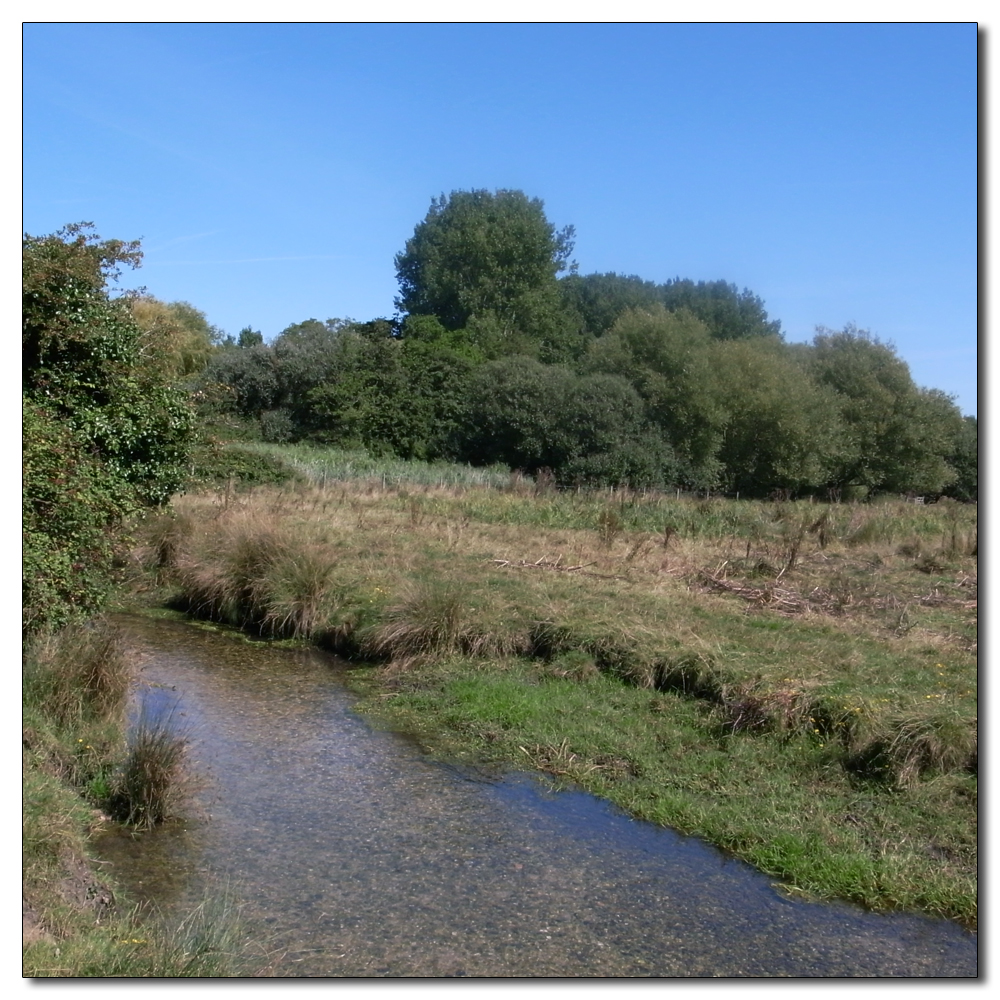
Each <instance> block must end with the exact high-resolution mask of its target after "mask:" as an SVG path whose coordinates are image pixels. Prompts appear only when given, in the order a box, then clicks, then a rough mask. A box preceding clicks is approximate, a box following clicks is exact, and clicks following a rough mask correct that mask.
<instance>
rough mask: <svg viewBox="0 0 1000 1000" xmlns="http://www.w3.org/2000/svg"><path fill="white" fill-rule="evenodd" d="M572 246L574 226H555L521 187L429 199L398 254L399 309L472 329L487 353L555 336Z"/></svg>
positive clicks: (447, 325) (511, 350)
mask: <svg viewBox="0 0 1000 1000" xmlns="http://www.w3.org/2000/svg"><path fill="white" fill-rule="evenodd" d="M572 250H573V227H572V226H567V227H566V228H564V229H562V230H559V231H556V229H555V227H554V226H553V225H552V223H550V222H549V221H548V219H547V218H546V217H545V211H544V206H543V204H542V202H541V201H540V200H539V199H538V198H528V197H527V195H525V194H524V192H522V191H509V190H499V191H496V192H490V191H486V190H474V191H453V192H452V193H451V194H450V195H449V196H447V197H446V196H445V195H442V196H441V197H440V198H435V199H433V200H432V201H431V207H430V209H429V211H428V213H427V216H426V217H425V218H424V220H423V221H422V222H420V223H418V225H417V226H416V228H415V229H414V232H413V236H412V237H411V238H410V239H409V240H407V242H406V247H405V249H404V250H403V251H402V252H401V253H399V254H397V255H396V275H397V278H398V279H399V288H400V294H399V297H398V298H397V299H396V306H397V308H399V309H400V310H402V311H404V312H406V313H409V314H415V315H428V316H436V317H437V318H438V320H439V321H440V322H441V324H442V325H443V326H444V327H445V328H447V329H449V330H459V329H462V328H465V327H469V328H470V329H472V330H473V331H474V334H473V339H474V340H476V341H477V342H478V343H479V344H480V345H481V346H483V348H484V349H485V350H486V351H487V353H488V354H491V355H493V356H499V355H502V354H510V353H515V352H517V351H521V350H523V349H524V346H525V341H526V340H527V341H531V340H534V341H536V342H537V341H558V340H559V338H560V336H561V333H562V331H563V329H564V328H565V326H566V318H565V314H564V310H563V305H562V300H561V297H560V295H559V289H558V284H557V281H556V275H557V274H559V272H560V271H562V270H564V269H565V268H566V266H567V262H568V259H569V256H570V254H571V253H572Z"/></svg>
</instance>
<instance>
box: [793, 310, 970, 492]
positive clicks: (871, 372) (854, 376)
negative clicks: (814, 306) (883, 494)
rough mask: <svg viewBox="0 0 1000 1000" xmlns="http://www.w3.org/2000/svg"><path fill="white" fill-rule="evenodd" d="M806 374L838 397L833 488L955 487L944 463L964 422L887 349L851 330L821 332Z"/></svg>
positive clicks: (943, 397)
mask: <svg viewBox="0 0 1000 1000" xmlns="http://www.w3.org/2000/svg"><path fill="white" fill-rule="evenodd" d="M810 369H811V372H812V374H813V377H814V378H815V379H816V381H817V382H818V383H819V384H820V385H823V386H828V387H829V388H831V389H832V390H833V391H834V392H835V393H836V396H837V402H838V409H839V413H840V419H841V421H842V423H843V426H844V429H845V436H844V439H843V442H844V443H843V448H842V449H841V450H840V452H839V454H838V455H837V456H836V458H835V462H834V469H833V472H832V475H831V482H832V483H833V484H835V485H837V486H853V487H863V488H866V489H868V490H872V489H881V490H886V491H891V492H895V493H905V492H908V491H913V492H917V493H937V492H941V490H942V489H943V488H944V487H945V486H947V485H948V484H949V483H952V482H954V481H955V479H956V474H955V472H954V471H953V470H952V469H951V468H950V467H949V465H948V463H947V457H948V455H949V454H950V453H951V451H952V450H953V447H954V442H955V441H956V440H957V439H958V437H959V435H960V433H961V415H960V413H959V411H958V410H957V408H956V407H955V406H954V404H953V403H952V402H951V400H950V399H949V397H947V396H946V395H945V394H944V393H941V392H938V391H936V390H926V389H918V388H917V386H915V385H914V383H913V379H912V378H911V377H910V370H909V367H908V366H907V364H906V362H905V361H903V360H902V358H900V357H898V356H897V354H896V351H895V349H894V348H893V347H892V346H890V345H887V344H882V343H880V342H879V341H878V340H877V339H875V338H874V337H872V336H871V335H870V334H869V333H868V332H867V331H865V330H858V329H857V328H856V327H854V326H847V327H845V328H844V330H842V331H840V332H837V331H833V330H827V329H824V328H820V329H819V330H818V332H817V334H816V337H815V339H814V341H813V347H812V356H811V359H810Z"/></svg>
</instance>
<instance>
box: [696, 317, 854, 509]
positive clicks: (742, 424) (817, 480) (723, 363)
mask: <svg viewBox="0 0 1000 1000" xmlns="http://www.w3.org/2000/svg"><path fill="white" fill-rule="evenodd" d="M712 357H713V366H714V369H715V372H716V376H717V378H718V381H719V399H720V405H721V406H722V407H723V409H724V410H725V412H726V419H725V427H724V430H723V436H722V443H721V446H720V448H719V459H720V461H721V462H722V464H723V469H724V471H723V475H722V480H723V484H724V485H725V487H726V489H728V490H730V491H735V492H739V493H742V494H743V495H745V496H767V495H769V494H771V493H773V492H774V491H776V490H791V491H797V490H801V489H805V488H808V487H812V486H818V485H820V484H822V483H824V482H826V480H827V478H828V475H829V465H830V461H831V456H833V455H835V454H836V452H837V449H838V447H839V444H840V439H841V435H842V432H843V428H842V425H841V423H840V417H839V413H838V408H837V399H836V396H835V395H834V393H833V392H832V391H831V390H830V389H829V388H825V387H822V386H819V385H817V384H816V383H815V382H814V381H813V380H812V378H811V377H810V375H809V373H808V372H807V371H806V370H805V369H804V368H803V367H802V366H801V365H800V364H799V363H798V362H797V361H796V359H795V357H794V356H793V354H791V353H790V352H789V351H788V350H787V348H786V346H785V345H784V344H783V343H780V342H777V341H775V340H774V339H773V338H770V337H754V338H749V339H745V340H724V341H716V342H714V343H713V344H712Z"/></svg>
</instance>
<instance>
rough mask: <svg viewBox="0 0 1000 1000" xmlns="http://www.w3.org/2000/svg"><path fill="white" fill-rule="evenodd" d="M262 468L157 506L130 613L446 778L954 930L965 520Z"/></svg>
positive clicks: (969, 737)
mask: <svg viewBox="0 0 1000 1000" xmlns="http://www.w3.org/2000/svg"><path fill="white" fill-rule="evenodd" d="M265 453H267V454H268V455H270V456H271V458H274V459H277V458H279V457H280V458H281V459H282V460H286V459H289V460H291V463H290V464H293V465H294V467H295V471H296V474H297V477H298V479H297V481H296V482H292V483H289V484H286V485H285V486H263V487H257V488H255V489H252V490H249V491H245V492H240V491H238V490H236V489H235V488H233V486H232V484H229V485H227V486H226V487H225V488H224V489H223V488H220V489H218V490H209V491H202V492H200V493H192V494H189V495H187V496H184V497H181V498H178V499H177V500H175V502H174V504H173V507H172V509H171V510H170V511H169V512H167V513H163V514H161V515H159V516H157V517H154V518H151V519H150V520H148V521H147V522H146V523H145V524H144V525H143V526H142V528H141V530H140V533H139V537H138V541H139V543H140V544H139V547H138V548H137V549H136V550H135V552H134V554H133V557H134V561H133V564H132V586H133V588H134V589H135V590H136V591H137V592H140V591H142V590H143V589H145V590H146V591H147V592H148V598H149V599H155V598H157V596H158V595H162V594H163V593H164V592H165V591H164V589H163V588H167V590H166V592H167V593H169V594H170V595H171V600H172V601H173V603H174V604H175V605H177V606H179V607H182V608H184V609H185V610H187V611H188V612H190V613H192V614H195V615H198V616H201V617H207V618H212V619H214V620H218V621H224V622H228V623H229V624H231V625H235V626H238V627H241V628H244V629H248V630H250V631H253V632H255V633H258V634H261V635H264V636H267V637H272V638H294V639H302V640H308V641H312V642H317V643H320V644H322V645H325V646H327V647H328V648H331V649H333V650H335V651H337V652H339V653H341V654H343V655H346V656H348V657H349V658H350V659H351V660H352V662H353V663H354V664H355V669H354V670H352V672H351V677H352V683H353V684H354V685H355V687H356V688H357V689H358V690H359V691H360V692H362V694H363V701H362V703H361V704H362V708H363V710H364V711H367V712H369V713H370V714H371V715H372V717H373V718H375V719H378V720H381V721H382V722H383V723H384V724H387V725H392V726H397V727H400V728H405V729H407V730H409V731H411V732H415V733H416V734H418V735H419V737H420V738H421V739H422V740H423V741H424V743H425V744H426V745H427V746H428V747H429V748H430V749H431V750H432V751H433V752H435V753H437V754H440V755H442V756H445V757H450V758H453V759H454V758H456V757H459V758H461V757H467V758H475V759H484V758H485V759H488V760H496V761H502V762H508V763H512V764H514V765H517V766H521V767H529V768H536V769H540V770H543V771H546V772H548V773H551V774H553V775H556V776H558V777H560V778H562V779H566V780H571V781H574V782H577V783H579V784H580V785H582V786H584V787H586V788H588V789H590V790H592V791H594V792H595V793H597V794H599V795H602V796H605V797H607V798H608V799H611V800H612V801H614V802H616V803H618V804H620V805H621V806H622V807H624V808H625V809H627V810H629V811H630V812H631V813H632V814H634V815H636V816H639V817H643V818H646V819H650V820H653V821H655V822H659V823H664V824H669V825H671V826H673V827H675V828H677V829H679V830H681V831H683V832H686V833H691V834H696V835H699V836H702V837H704V838H706V839H707V840H709V841H711V842H713V843H715V844H717V845H719V846H721V847H724V848H726V849H728V850H730V851H732V852H733V853H734V854H736V855H737V856H739V857H741V858H744V859H746V860H748V861H750V862H752V863H753V864H756V865H758V866H759V867H760V868H762V869H763V870H765V871H767V872H769V873H770V874H772V875H773V876H775V877H776V878H777V879H780V880H782V882H783V883H784V884H785V886H786V889H787V891H790V892H800V893H807V894H814V895H817V896H825V897H839V898H845V899H851V900H855V901H857V902H860V903H863V904H865V905H868V906H871V907H875V908H881V909H890V908H907V909H915V910H920V911H923V912H926V913H930V914H936V915H942V916H948V917H952V918H955V919H958V920H960V921H962V922H963V923H965V924H966V925H968V926H975V924H976V899H977V890H976V885H977V859H976V847H977V831H976V819H977V769H978V749H977V747H978V743H977V687H976V683H977V674H976V648H977V647H976V643H977V639H976V635H977V610H976V608H977V603H976V602H977V576H976V573H977V569H976V565H977V563H976V553H977V549H978V546H977V537H978V535H977V532H978V527H977V510H976V507H975V506H970V505H961V504H957V503H953V502H941V503H938V504H935V505H928V506H921V505H916V504H912V503H904V502H902V501H898V500H895V499H893V500H886V501H882V502H873V503H870V504H842V505H841V504H834V505H827V504H821V503H811V502H805V501H800V502H756V501H753V502H750V501H733V500H721V499H702V500H697V499H690V498H678V497H677V496H676V495H645V496H644V495H636V494H630V493H627V492H625V493H622V492H619V491H607V492H603V493H574V492H567V493H563V492H556V491H554V490H552V489H551V487H549V486H547V485H546V484H545V483H544V482H540V483H532V482H530V481H529V480H526V479H523V478H521V477H518V476H513V477H511V476H506V477H505V478H503V477H499V474H498V473H496V472H492V473H491V476H492V477H496V478H493V479H491V480H490V481H489V482H488V483H484V482H483V481H482V480H479V482H478V483H477V482H476V481H475V479H474V477H473V476H472V472H473V471H475V470H470V473H469V475H468V476H466V475H465V473H463V472H462V470H460V469H458V470H453V471H452V472H449V473H448V474H447V475H442V476H441V478H435V476H437V475H438V472H440V471H441V470H440V469H437V470H436V469H435V467H421V468H417V467H413V468H412V469H411V474H409V475H408V474H407V469H406V467H405V466H403V464H402V463H395V464H391V463H383V464H382V465H381V467H380V465H379V463H378V462H375V461H371V462H369V465H368V466H367V467H365V468H361V467H359V466H355V467H353V471H351V472H345V471H344V470H345V468H350V461H349V460H350V456H347V455H344V454H338V453H327V454H324V453H315V452H314V453H311V454H310V453H308V452H306V451H304V450H303V451H302V452H301V454H299V453H292V454H289V453H288V452H287V450H285V449H279V448H276V447H274V448H270V449H268V448H266V447H264V448H262V449H261V451H260V453H259V454H260V456H261V457H264V456H265ZM449 477H450V478H449Z"/></svg>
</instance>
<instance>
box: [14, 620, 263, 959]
mask: <svg viewBox="0 0 1000 1000" xmlns="http://www.w3.org/2000/svg"><path fill="white" fill-rule="evenodd" d="M133 662H134V654H133V653H132V652H131V651H129V650H128V649H127V648H126V647H125V646H124V645H123V643H122V641H121V639H120V637H119V636H118V635H117V634H116V633H115V631H114V630H113V629H111V628H110V627H108V626H106V625H104V624H102V623H100V622H94V623H91V624H90V625H88V626H85V627H74V628H67V629H64V630H62V631H61V632H59V633H58V634H56V635H54V636H49V637H45V638H40V639H37V640H35V641H34V642H33V643H32V644H31V645H30V646H29V648H28V650H27V654H26V657H25V662H24V685H23V687H24V706H23V707H24V713H23V775H24V777H23V823H24V828H23V841H22V843H23V890H22V891H23V912H24V921H23V922H24V954H23V974H24V975H25V976H31V977H59V978H63V977H80V976H100V977H103V976H114V977H158V976H164V977H176V976H231V975H237V974H239V972H240V970H242V969H246V968H248V964H247V962H246V961H245V942H244V940H243V938H244V933H243V931H242V930H241V928H240V924H239V919H238V916H237V914H236V912H235V909H234V907H233V904H232V903H230V902H226V901H225V900H221V901H220V900H216V901H213V902H212V903H211V904H206V905H205V906H202V907H199V908H197V909H196V910H195V911H194V912H192V913H190V914H188V915H187V916H186V917H185V918H184V919H183V920H181V921H179V922H175V923H174V924H165V923H163V922H162V921H158V920H155V919H153V918H152V916H151V915H150V914H141V913H140V912H139V911H138V910H136V909H135V908H134V907H132V906H130V905H129V903H128V901H127V899H126V898H125V897H124V896H123V894H122V893H121V892H120V890H118V889H117V887H116V886H115V883H114V880H113V877H112V876H110V875H109V874H107V873H106V872H104V871H100V873H98V868H97V865H96V864H95V862H94V861H93V860H92V857H91V852H90V840H91V836H92V835H93V834H94V833H95V832H96V831H97V830H99V829H100V828H101V827H102V826H104V825H105V824H107V823H109V822H112V821H119V822H121V823H123V824H125V825H127V826H128V827H130V828H131V829H133V830H136V831H141V830H143V829H146V828H149V827H150V826H152V825H154V824H156V823H157V822H160V821H161V820H163V819H164V818H166V817H167V816H169V815H170V813H171V811H172V809H173V806H174V793H175V791H176V788H177V784H176V779H177V776H178V770H179V767H180V763H181V760H180V758H181V754H182V750H183V745H182V743H181V742H180V741H179V740H178V738H177V737H176V736H174V735H172V734H171V733H169V732H167V731H166V730H164V729H163V728H160V727H158V726H157V725H155V724H152V723H146V722H140V724H139V725H138V726H136V727H134V728H133V729H132V730H131V731H130V732H127V730H126V724H125V723H126V720H125V708H126V701H127V695H128V691H129V687H130V683H131V680H132V664H133Z"/></svg>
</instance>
